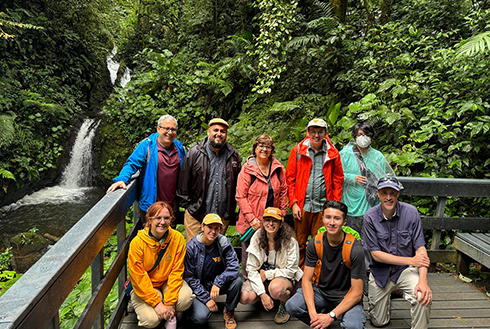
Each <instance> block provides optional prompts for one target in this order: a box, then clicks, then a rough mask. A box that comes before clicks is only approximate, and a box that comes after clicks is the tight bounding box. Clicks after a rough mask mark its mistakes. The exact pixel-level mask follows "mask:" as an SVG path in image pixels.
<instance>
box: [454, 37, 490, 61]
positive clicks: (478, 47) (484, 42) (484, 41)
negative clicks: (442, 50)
mask: <svg viewBox="0 0 490 329" xmlns="http://www.w3.org/2000/svg"><path fill="white" fill-rule="evenodd" d="M458 47H459V49H458V51H457V52H456V57H469V56H473V55H477V54H482V53H485V52H486V51H488V50H490V31H486V32H483V33H480V34H477V35H474V36H472V37H471V38H469V39H466V40H464V41H462V42H461V43H460V44H459V46H458Z"/></svg>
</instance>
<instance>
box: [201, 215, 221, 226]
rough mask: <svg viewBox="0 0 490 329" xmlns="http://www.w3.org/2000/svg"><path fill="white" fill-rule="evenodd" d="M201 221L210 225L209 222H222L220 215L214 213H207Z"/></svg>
mask: <svg viewBox="0 0 490 329" xmlns="http://www.w3.org/2000/svg"><path fill="white" fill-rule="evenodd" d="M202 223H203V224H204V225H211V224H220V225H223V222H222V221H221V217H219V216H218V215H216V214H207V215H206V216H204V219H203V220H202Z"/></svg>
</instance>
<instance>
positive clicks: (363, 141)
mask: <svg viewBox="0 0 490 329" xmlns="http://www.w3.org/2000/svg"><path fill="white" fill-rule="evenodd" d="M356 144H357V146H359V147H360V148H363V149H365V148H367V147H369V145H371V137H368V136H366V135H361V136H359V137H357V138H356Z"/></svg>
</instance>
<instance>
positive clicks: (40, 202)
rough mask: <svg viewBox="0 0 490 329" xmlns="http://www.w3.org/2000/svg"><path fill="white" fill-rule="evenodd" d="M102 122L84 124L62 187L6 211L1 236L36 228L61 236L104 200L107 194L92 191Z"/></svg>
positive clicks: (0, 223) (28, 197)
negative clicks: (95, 143) (94, 146)
mask: <svg viewBox="0 0 490 329" xmlns="http://www.w3.org/2000/svg"><path fill="white" fill-rule="evenodd" d="M99 122H100V121H99V119H85V120H84V122H83V123H82V125H81V127H80V129H79V131H78V133H77V137H76V140H75V143H74V145H73V148H72V151H71V156H70V162H69V164H68V165H67V167H66V168H65V170H64V172H63V174H62V178H61V182H60V184H59V185H58V186H53V187H47V188H44V189H42V190H40V191H37V192H35V193H33V194H31V195H28V196H25V197H24V198H22V199H20V200H19V201H17V202H15V203H13V204H11V205H9V206H6V207H4V208H2V214H0V215H1V217H0V232H2V233H4V234H9V235H11V234H17V233H20V232H24V231H26V230H29V229H31V228H33V227H36V228H38V229H39V230H40V231H41V232H43V233H50V234H53V235H56V236H60V235H62V234H64V232H66V231H67V230H68V229H70V227H71V226H72V225H73V224H74V223H76V221H78V220H79V219H80V218H81V217H82V216H83V214H85V213H86V212H87V211H88V210H89V209H90V208H91V207H92V206H93V205H94V204H95V203H96V202H97V201H98V200H99V199H100V197H101V196H102V195H103V193H104V191H103V190H102V189H100V188H93V187H90V185H91V182H92V179H93V172H94V170H93V169H94V165H93V164H92V144H93V141H94V139H95V133H96V130H97V127H98V125H99ZM5 219H6V220H5Z"/></svg>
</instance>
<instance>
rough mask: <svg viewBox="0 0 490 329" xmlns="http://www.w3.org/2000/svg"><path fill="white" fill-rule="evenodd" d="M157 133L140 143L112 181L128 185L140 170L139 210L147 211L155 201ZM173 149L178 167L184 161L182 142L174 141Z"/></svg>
mask: <svg viewBox="0 0 490 329" xmlns="http://www.w3.org/2000/svg"><path fill="white" fill-rule="evenodd" d="M157 139H158V133H154V134H151V135H150V137H148V138H146V139H144V140H143V141H141V142H140V143H139V144H138V145H137V146H136V148H135V149H134V151H133V153H132V154H131V155H130V156H129V158H128V160H126V163H125V164H124V166H123V168H122V169H121V172H120V173H119V176H117V177H116V178H114V179H113V180H112V181H113V182H114V183H115V182H119V181H123V182H124V183H125V184H129V181H130V179H131V176H132V175H134V174H135V173H136V171H138V170H139V169H141V174H140V176H139V180H138V202H139V206H140V208H141V210H143V211H147V210H148V208H149V207H150V206H151V205H152V204H154V203H155V201H156V200H157V172H158V144H157ZM174 144H175V147H176V148H177V151H178V153H179V157H180V166H181V167H182V161H184V156H185V151H184V146H183V145H182V142H179V141H178V140H177V139H174Z"/></svg>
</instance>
